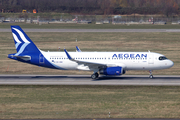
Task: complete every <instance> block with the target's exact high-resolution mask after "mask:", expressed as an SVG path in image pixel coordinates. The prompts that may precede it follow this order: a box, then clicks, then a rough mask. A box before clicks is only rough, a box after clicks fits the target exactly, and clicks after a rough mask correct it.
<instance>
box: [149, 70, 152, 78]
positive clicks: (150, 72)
mask: <svg viewBox="0 0 180 120" xmlns="http://www.w3.org/2000/svg"><path fill="white" fill-rule="evenodd" d="M149 74H150V75H149V78H150V79H153V75H152V71H151V70H149Z"/></svg>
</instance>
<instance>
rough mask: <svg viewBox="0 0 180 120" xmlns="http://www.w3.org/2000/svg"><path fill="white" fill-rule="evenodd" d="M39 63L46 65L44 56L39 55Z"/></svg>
mask: <svg viewBox="0 0 180 120" xmlns="http://www.w3.org/2000/svg"><path fill="white" fill-rule="evenodd" d="M39 63H40V64H44V56H43V55H42V54H40V55H39Z"/></svg>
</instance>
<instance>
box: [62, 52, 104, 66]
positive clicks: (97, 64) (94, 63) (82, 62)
mask: <svg viewBox="0 0 180 120" xmlns="http://www.w3.org/2000/svg"><path fill="white" fill-rule="evenodd" d="M64 51H65V53H66V55H67V57H68V59H69V60H71V61H74V62H77V63H78V64H84V66H89V68H94V69H100V68H102V67H106V66H107V64H103V63H97V62H87V61H79V60H75V59H73V58H72V57H71V56H70V55H69V53H68V52H67V50H66V49H64Z"/></svg>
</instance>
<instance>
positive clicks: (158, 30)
mask: <svg viewBox="0 0 180 120" xmlns="http://www.w3.org/2000/svg"><path fill="white" fill-rule="evenodd" d="M23 30H24V31H25V32H180V29H23ZM0 32H11V29H0Z"/></svg>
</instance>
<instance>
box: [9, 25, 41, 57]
mask: <svg viewBox="0 0 180 120" xmlns="http://www.w3.org/2000/svg"><path fill="white" fill-rule="evenodd" d="M11 30H12V35H13V38H14V43H15V47H16V50H17V53H16V54H15V55H16V56H19V55H21V54H22V55H23V54H28V53H34V52H36V53H37V52H40V51H39V49H38V48H37V47H36V45H35V44H34V43H33V42H32V41H31V39H30V38H29V37H28V36H27V35H26V33H25V32H24V31H23V30H22V29H21V27H19V26H11Z"/></svg>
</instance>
